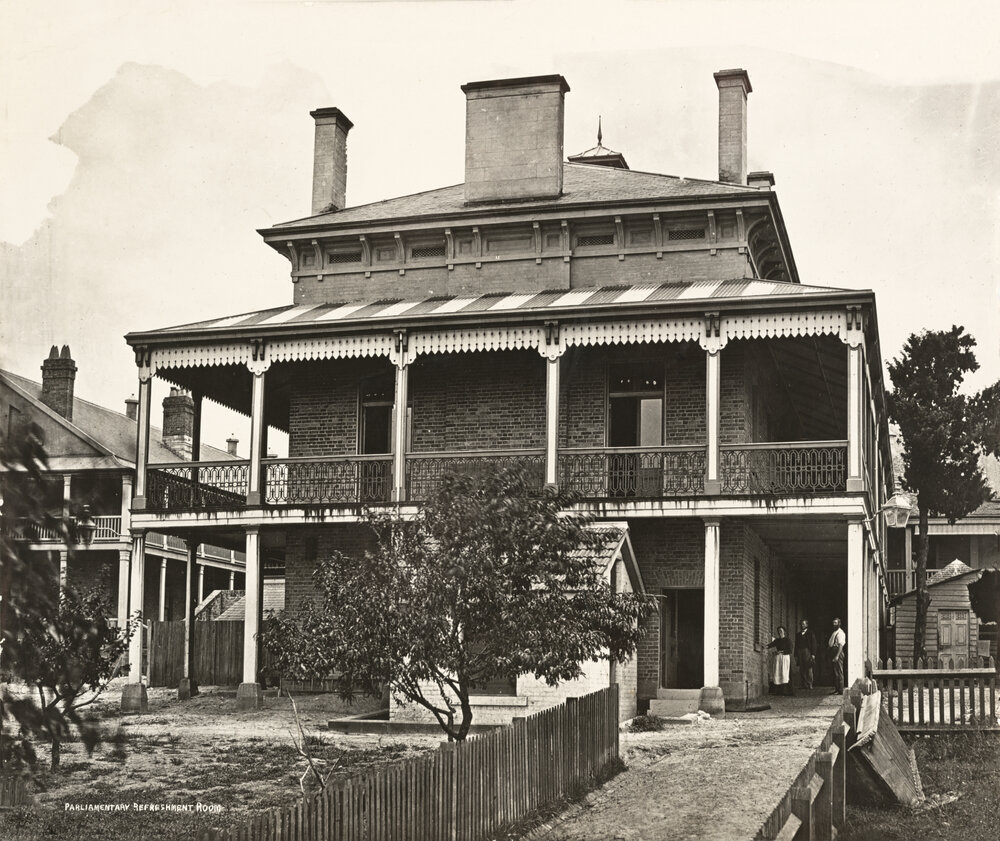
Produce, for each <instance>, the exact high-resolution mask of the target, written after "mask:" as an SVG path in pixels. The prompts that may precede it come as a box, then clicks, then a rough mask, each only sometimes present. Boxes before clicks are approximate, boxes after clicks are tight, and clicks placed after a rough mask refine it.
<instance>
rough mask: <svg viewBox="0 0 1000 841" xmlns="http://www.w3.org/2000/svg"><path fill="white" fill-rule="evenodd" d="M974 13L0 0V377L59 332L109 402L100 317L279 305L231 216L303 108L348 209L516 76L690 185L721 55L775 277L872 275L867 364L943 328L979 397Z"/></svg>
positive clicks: (285, 150)
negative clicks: (733, 80) (563, 86)
mask: <svg viewBox="0 0 1000 841" xmlns="http://www.w3.org/2000/svg"><path fill="white" fill-rule="evenodd" d="M40 8H44V17H43V16H42V15H41V13H40ZM998 31H1000V4H997V3H995V2H982V3H977V2H967V3H963V2H952V3H948V4H945V3H927V2H912V0H910V2H882V3H873V2H859V3H850V2H847V3H844V2H841V3H836V4H834V3H823V4H819V3H807V2H801V1H797V2H793V0H788V2H784V0H782V2H777V0H775V1H774V2H755V0H745V2H735V0H716V1H715V2H710V1H708V2H707V1H706V0H698V2H690V3H689V2H680V1H679V0H671V2H659V3H654V2H646V1H645V0H635V1H634V2H613V0H601V2H596V3H593V2H581V1H580V0H577V1H576V2H561V3H555V2H551V3H550V2H544V1H543V0H510V2H488V1H485V0H484V1H483V2H458V1H457V0H456V2H401V3H395V2H296V0H270V1H268V0H255V1H254V2H248V1H247V0H228V1H227V0H222V2H210V1H209V0H200V2H185V0H169V2H152V0H146V1H144V0H120V2H119V0H97V2H92V3H87V4H83V3H79V2H78V0H49V2H47V3H46V4H45V5H44V7H39V6H36V5H34V4H26V3H18V2H10V0H0V32H2V33H3V34H2V35H0V38H2V39H3V48H2V49H0V106H2V111H0V125H2V133H0V287H2V291H0V367H3V368H7V369H11V370H14V371H16V372H18V373H21V374H24V375H26V376H30V377H32V378H36V379H37V378H39V377H40V372H39V365H40V364H41V360H42V358H43V357H44V356H45V354H46V353H47V351H48V348H49V346H50V345H51V344H59V345H62V344H69V345H70V346H71V348H72V351H73V356H74V358H75V359H76V361H77V365H78V367H79V369H80V370H79V373H78V375H77V394H78V395H79V396H81V397H85V398H87V399H91V400H94V401H95V402H99V403H103V404H105V405H109V406H113V407H119V406H122V405H123V400H124V398H125V397H126V396H127V395H128V394H129V393H130V392H133V391H135V383H136V379H135V367H134V363H133V360H132V356H131V354H130V353H129V350H128V348H127V346H126V345H125V343H124V341H123V340H122V336H123V334H124V333H126V332H128V331H131V330H139V329H149V328H156V327H164V326H169V325H173V324H180V323H185V322H190V321H196V320H201V319H204V318H209V317H212V316H220V315H225V314H232V313H235V312H242V311H247V310H253V309H258V308H263V307H271V306H282V305H285V304H287V303H290V302H291V295H292V287H291V283H290V281H289V276H288V263H287V261H286V260H284V259H283V258H282V257H280V256H278V255H276V254H275V253H274V252H273V251H272V250H271V249H270V248H268V247H266V246H264V245H263V243H262V242H261V240H260V238H259V236H258V235H257V234H256V233H255V229H257V228H261V227H264V226H267V225H270V224H272V223H275V222H280V221H285V220H287V219H293V218H298V217H301V216H305V215H308V211H309V204H310V178H311V167H312V120H311V118H310V117H309V111H310V110H311V109H314V108H317V107H322V106H327V105H336V106H339V107H340V108H341V109H342V110H343V111H344V112H345V113H346V114H347V115H348V116H349V117H350V119H351V120H352V121H353V122H354V124H355V128H354V129H353V131H352V132H351V135H350V140H349V173H348V186H347V192H348V203H349V204H361V203H365V202H368V201H375V200H378V199H382V198H387V197H390V196H396V195H403V194H406V193H410V192H415V191H419V190H426V189H431V188H434V187H440V186H445V185H448V184H455V183H458V182H460V181H462V177H463V164H464V158H463V154H464V153H463V143H464V116H465V114H464V96H463V94H462V92H461V90H460V85H461V84H462V83H464V82H468V81H474V80H480V79H490V78H502V77H508V76H527V75H535V74H542V73H561V74H563V75H564V76H565V77H566V79H567V81H568V82H569V85H570V87H571V92H570V93H569V94H567V99H566V143H565V146H566V151H567V154H572V153H574V152H578V151H582V150H584V149H586V148H588V147H590V146H592V145H593V144H594V142H595V133H596V125H597V116H598V114H601V115H603V121H604V142H605V145H607V146H610V147H611V148H614V149H616V150H618V151H621V152H623V153H624V154H625V155H626V157H627V159H628V161H629V164H630V165H631V166H632V168H633V169H642V170H648V171H653V172H664V173H669V174H673V175H684V176H690V177H698V178H712V179H714V178H716V176H717V159H716V112H717V93H716V88H715V84H714V81H713V79H712V72H713V71H715V70H719V69H722V68H729V67H743V68H746V69H747V71H748V72H749V74H750V78H751V81H752V84H753V88H754V91H753V93H752V94H751V95H750V100H749V163H750V169H751V170H754V169H767V170H771V171H773V172H774V174H775V178H776V182H777V183H776V188H775V189H776V190H777V192H778V196H779V200H780V202H781V206H782V211H783V214H784V217H785V220H786V224H787V227H788V231H789V235H790V237H791V241H792V248H793V250H794V253H795V258H796V262H797V264H798V268H799V274H800V278H801V280H802V282H803V283H807V284H816V285H822V286H839V287H846V288H862V289H873V290H875V292H876V294H877V296H878V311H879V321H880V332H881V340H882V352H883V356H885V357H887V358H888V357H892V356H895V355H896V354H898V352H899V350H900V348H901V346H902V343H903V341H904V340H905V338H906V336H907V335H908V334H909V333H910V332H913V331H915V330H919V329H922V328H925V327H926V328H944V327H948V326H950V325H951V324H952V323H958V324H963V325H965V327H966V329H967V330H969V332H971V333H972V334H973V335H974V336H975V337H976V338H977V339H978V341H979V352H978V353H979V359H980V362H981V364H982V370H981V372H980V373H979V375H977V377H976V378H975V380H974V385H976V386H977V387H981V386H983V385H986V384H987V383H989V382H992V381H993V380H996V379H998V378H1000V344H998V337H1000V294H998V289H1000V225H998V221H1000V212H998V211H1000V50H998V49H997V46H996V33H997V32H998ZM157 396H158V395H157ZM157 411H158V410H157ZM208 423H209V428H208V429H206V439H207V440H210V441H213V442H214V443H221V441H222V439H223V438H225V436H226V435H227V434H228V433H229V432H231V431H236V432H237V434H239V436H240V437H241V438H242V439H243V441H244V442H245V441H246V434H245V433H242V434H241V430H239V429H230V428H229V426H230V425H231V424H232V423H233V422H232V421H231V420H230V419H226V418H221V417H219V416H218V415H212V416H211V417H210V418H209V421H208ZM241 449H242V445H241Z"/></svg>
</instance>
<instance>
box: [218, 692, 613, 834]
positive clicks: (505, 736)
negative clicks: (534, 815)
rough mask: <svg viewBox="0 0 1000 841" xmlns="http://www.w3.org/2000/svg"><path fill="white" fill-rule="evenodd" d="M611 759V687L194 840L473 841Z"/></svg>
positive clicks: (564, 790) (538, 805) (587, 777)
mask: <svg viewBox="0 0 1000 841" xmlns="http://www.w3.org/2000/svg"><path fill="white" fill-rule="evenodd" d="M617 758H618V688H617V687H616V686H615V687H610V688H607V689H602V690H600V691H598V692H594V693H592V694H590V695H586V696H584V697H582V698H568V699H567V700H566V702H565V703H564V704H561V705H559V706H558V707H552V708H550V709H547V710H542V711H541V712H538V713H535V714H533V715H530V716H527V717H525V718H515V719H514V723H513V724H512V725H511V726H508V727H501V728H498V729H496V730H492V731H489V732H486V733H484V734H481V735H476V736H472V737H470V738H468V739H466V741H464V742H443V743H442V744H441V746H440V748H439V749H438V750H437V751H435V752H434V753H432V754H429V755H425V756H420V757H414V758H412V759H409V760H405V761H403V762H399V763H396V764H394V765H391V766H387V767H385V768H381V769H375V770H370V771H367V772H362V773H360V774H358V775H355V776H352V777H351V778H349V779H346V780H343V781H338V782H331V783H330V784H329V785H328V786H327V788H326V789H325V790H324V791H321V792H317V793H315V794H311V795H309V796H307V797H305V798H304V799H301V800H299V801H298V802H297V803H296V804H294V805H292V806H286V807H276V808H274V809H270V810H269V811H267V812H264V813H263V814H260V815H258V816H257V817H256V818H254V819H253V820H251V821H250V822H249V823H247V824H244V825H243V826H239V827H232V828H229V829H226V830H208V831H206V832H205V833H203V834H202V835H201V841H279V839H280V841H403V840H404V839H414V838H419V839H421V840H422V841H478V839H482V838H485V837H488V836H489V835H491V834H493V833H495V832H497V831H498V830H500V829H501V828H502V827H504V826H509V825H511V824H513V823H515V822H516V821H518V820H519V819H520V818H522V817H524V816H525V815H527V814H529V813H530V812H532V811H534V810H536V809H539V808H541V807H544V806H546V805H548V804H551V803H554V802H556V801H557V800H559V799H560V798H562V797H564V796H566V795H568V794H570V792H571V791H572V790H573V788H574V786H576V785H579V784H581V783H585V782H586V781H588V780H591V779H593V778H594V777H595V776H596V775H597V774H599V773H600V772H601V771H602V770H603V769H604V768H606V767H607V766H608V765H609V764H610V763H611V762H613V761H615V760H616V759H617Z"/></svg>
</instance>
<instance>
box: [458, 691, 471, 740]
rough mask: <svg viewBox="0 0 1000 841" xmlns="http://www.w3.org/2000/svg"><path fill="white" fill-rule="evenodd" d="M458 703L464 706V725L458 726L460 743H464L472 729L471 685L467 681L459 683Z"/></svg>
mask: <svg viewBox="0 0 1000 841" xmlns="http://www.w3.org/2000/svg"><path fill="white" fill-rule="evenodd" d="M459 689H460V692H459V695H458V702H459V704H461V706H462V723H461V724H459V726H458V741H460V742H464V741H465V737H466V736H468V735H469V728H470V727H472V704H470V703H469V685H468V683H467V682H465V681H461V682H460V683H459Z"/></svg>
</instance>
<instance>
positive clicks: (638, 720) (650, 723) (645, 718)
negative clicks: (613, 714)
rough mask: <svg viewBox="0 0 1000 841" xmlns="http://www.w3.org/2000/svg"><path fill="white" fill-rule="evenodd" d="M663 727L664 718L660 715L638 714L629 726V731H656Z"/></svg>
mask: <svg viewBox="0 0 1000 841" xmlns="http://www.w3.org/2000/svg"><path fill="white" fill-rule="evenodd" d="M662 729H663V719H662V718H660V717H659V716H658V715H653V714H652V713H650V714H649V715H637V716H636V717H635V718H633V719H632V721H631V723H630V724H629V726H628V732H629V733H654V732H656V731H659V730H662Z"/></svg>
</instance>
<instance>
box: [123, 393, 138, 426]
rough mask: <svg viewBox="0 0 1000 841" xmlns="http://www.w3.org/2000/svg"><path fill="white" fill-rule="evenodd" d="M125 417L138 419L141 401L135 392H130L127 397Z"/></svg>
mask: <svg viewBox="0 0 1000 841" xmlns="http://www.w3.org/2000/svg"><path fill="white" fill-rule="evenodd" d="M125 417H127V418H128V419H129V420H136V419H137V418H138V417H139V401H138V400H136V399H135V395H134V394H130V395H129V396H128V397H127V398H126V399H125Z"/></svg>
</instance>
